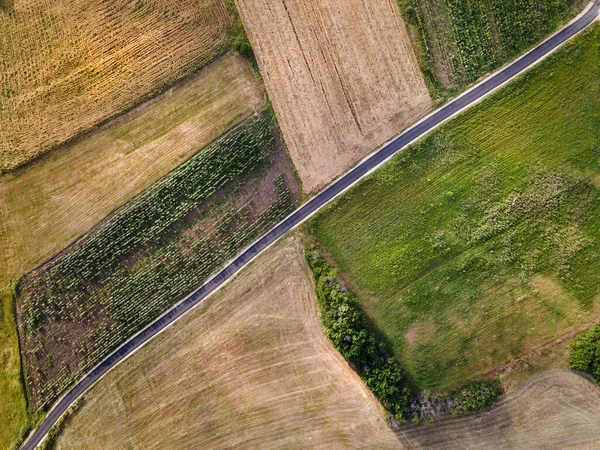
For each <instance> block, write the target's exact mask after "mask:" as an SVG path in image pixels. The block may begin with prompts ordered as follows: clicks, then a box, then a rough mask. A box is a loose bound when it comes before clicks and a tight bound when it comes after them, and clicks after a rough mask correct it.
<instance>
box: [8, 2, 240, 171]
mask: <svg viewBox="0 0 600 450" xmlns="http://www.w3.org/2000/svg"><path fill="white" fill-rule="evenodd" d="M9 3H10V5H9V4H6V5H5V7H4V8H0V30H2V33H0V169H1V168H2V167H4V168H5V169H13V168H14V167H16V166H18V165H21V164H23V163H25V162H27V161H28V160H30V159H31V158H34V157H36V156H37V155H39V154H41V153H43V152H44V151H46V150H48V149H49V148H51V147H54V146H56V145H58V144H61V143H63V142H65V141H66V140H68V139H69V138H71V137H73V136H74V135H76V134H78V133H79V132H81V131H83V130H86V129H89V128H90V127H93V126H94V125H96V124H97V123H98V122H101V121H103V120H105V119H107V118H109V117H112V116H114V115H115V114H118V113H119V112H122V111H123V110H125V109H127V108H129V107H131V106H132V105H134V104H136V103H139V102H140V101H141V100H143V99H144V98H146V97H148V96H150V95H151V94H152V92H153V91H155V90H156V89H158V88H161V87H163V86H164V85H166V84H169V83H172V82H174V81H175V80H176V79H178V78H180V77H182V76H184V75H186V74H188V73H190V72H191V71H193V70H195V69H196V68H198V67H200V66H203V65H205V64H207V63H208V62H210V61H211V60H212V59H214V58H215V57H216V56H218V55H219V54H220V53H222V52H223V51H224V50H225V49H226V48H227V47H228V45H229V42H230V39H231V32H232V27H233V17H234V16H233V14H232V11H231V9H230V7H229V5H228V3H227V1H226V0H202V1H195V0H176V1H163V0H154V1H125V0H113V1H108V2H107V1H99V0H14V2H13V1H11V2H9Z"/></svg>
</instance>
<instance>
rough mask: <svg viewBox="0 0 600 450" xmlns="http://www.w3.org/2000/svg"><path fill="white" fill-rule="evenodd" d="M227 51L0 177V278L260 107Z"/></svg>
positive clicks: (247, 74) (249, 80)
mask: <svg viewBox="0 0 600 450" xmlns="http://www.w3.org/2000/svg"><path fill="white" fill-rule="evenodd" d="M263 101H264V98H263V94H262V92H261V90H260V87H259V86H258V84H257V82H256V78H255V76H254V73H253V71H252V69H251V67H250V65H249V64H248V63H247V62H246V60H245V59H244V58H242V57H241V56H234V55H233V54H227V55H225V56H224V57H222V58H221V59H219V60H217V61H216V62H214V63H213V64H211V65H210V66H208V67H207V68H205V69H203V70H202V71H200V72H199V73H198V74H197V75H195V76H194V77H192V78H191V79H189V80H186V81H185V82H183V83H180V84H179V85H177V86H175V87H174V88H172V89H170V90H169V91H167V92H165V93H164V94H162V95H161V96H159V97H158V98H155V99H153V100H151V101H149V102H147V103H145V104H143V105H141V106H140V107H138V108H136V109H134V110H133V111H131V112H129V113H128V114H126V115H125V116H122V117H119V118H117V119H114V120H112V121H111V122H109V123H108V124H106V125H104V126H102V127H100V128H99V129H98V130H94V131H93V132H91V133H89V134H87V135H85V136H83V137H82V138H81V139H78V140H77V141H75V142H73V143H70V144H67V145H66V146H64V148H61V149H57V151H54V152H52V153H51V154H50V155H48V156H47V157H44V158H42V159H41V160H39V161H37V162H36V163H34V164H33V165H30V166H28V167H26V168H24V169H20V170H17V171H15V172H14V173H10V174H5V175H3V176H1V177H0V200H1V201H0V205H2V209H0V213H1V214H3V216H4V217H3V218H2V223H3V225H4V228H3V229H2V230H0V283H6V282H7V281H8V280H7V278H9V277H16V276H19V275H21V274H23V273H24V272H26V271H28V270H31V269H32V268H33V267H35V266H36V265H37V264H39V263H41V262H42V261H44V260H45V259H47V258H49V257H51V256H52V255H54V254H56V253H57V252H59V251H60V250H62V249H63V248H64V247H66V246H67V245H68V244H69V243H70V242H71V241H73V240H74V239H76V238H77V237H78V236H80V235H82V234H83V233H85V232H86V231H88V230H89V229H90V228H91V227H92V226H94V225H95V224H96V223H97V222H99V221H100V220H101V219H102V218H104V217H105V216H106V215H107V214H108V213H110V212H111V211H113V210H114V209H116V208H117V207H119V206H120V205H122V204H123V203H125V202H127V201H128V200H130V199H131V198H132V197H133V196H134V195H136V194H137V193H138V192H140V191H141V190H143V189H144V188H146V187H148V186H149V185H151V184H152V183H154V182H155V181H156V180H158V179H159V178H160V177H162V176H163V175H165V174H166V173H167V172H169V171H171V170H172V169H173V168H175V167H176V166H178V165H179V164H181V163H182V162H183V161H184V160H186V159H187V158H188V157H190V156H191V155H193V154H194V153H196V152H197V151H198V150H199V149H201V148H202V147H204V146H205V145H207V144H208V143H210V142H211V141H213V140H214V139H215V138H217V137H218V136H220V135H221V134H223V133H224V132H226V131H227V130H228V129H230V128H231V127H232V126H233V125H235V124H237V123H239V122H241V121H242V120H243V119H245V118H246V117H248V116H250V115H251V114H253V113H257V112H259V111H260V110H261V109H262V105H263Z"/></svg>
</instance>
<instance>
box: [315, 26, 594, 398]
mask: <svg viewBox="0 0 600 450" xmlns="http://www.w3.org/2000/svg"><path fill="white" fill-rule="evenodd" d="M599 130H600V26H599V25H595V26H594V27H593V28H592V29H590V30H588V31H586V32H585V33H584V34H583V35H581V36H579V37H578V38H576V40H575V41H574V42H572V43H569V44H567V45H566V46H565V47H564V48H563V49H561V50H560V51H559V52H558V53H556V54H555V55H553V56H551V57H550V58H548V59H547V60H546V61H544V62H542V63H541V64H540V65H539V66H537V67H536V68H534V69H533V70H532V71H531V72H529V73H528V74H526V75H525V76H523V77H521V78H520V79H518V80H517V81H515V82H514V83H512V84H510V85H509V86H507V87H506V88H504V89H502V90H501V91H499V92H498V93H496V94H494V95H493V96H492V97H490V98H489V99H487V100H485V101H484V102H482V103H481V104H480V105H478V106H476V107H475V108H473V109H471V110H469V111H468V112H466V113H463V114H462V115H460V116H459V117H458V118H456V119H454V120H452V121H451V122H450V123H448V124H447V125H445V126H443V127H442V128H441V129H440V130H437V131H435V132H434V133H432V134H431V135H429V136H428V137H426V138H425V139H423V140H422V141H420V142H419V143H417V144H415V145H413V146H411V148H409V149H407V150H406V151H404V152H403V153H402V154H400V155H398V156H397V157H395V158H394V159H393V160H392V161H391V162H390V163H388V164H387V165H386V166H384V167H383V168H382V169H380V170H378V171H377V172H375V173H374V174H372V175H371V176H369V177H368V178H367V179H365V180H364V181H363V182H361V183H360V184H359V185H357V186H356V187H354V188H353V189H351V190H350V191H349V192H348V193H346V194H345V195H344V196H342V197H340V199H338V200H337V201H335V202H334V203H333V204H332V205H330V206H329V207H327V208H326V209H325V210H324V211H323V212H322V213H320V214H318V215H317V216H315V218H314V219H313V220H311V222H309V224H307V226H306V232H307V233H309V234H312V235H313V236H314V237H315V238H316V241H317V244H318V245H320V246H322V247H323V250H324V251H325V253H326V254H328V255H330V257H331V258H332V259H333V261H335V262H336V263H337V265H338V266H339V267H340V269H341V273H342V276H343V278H344V279H345V280H346V282H347V283H348V285H349V287H350V288H351V289H352V290H353V291H354V292H355V293H356V294H357V295H358V297H359V300H360V302H361V304H362V306H363V308H364V309H365V311H366V312H367V315H368V316H369V317H370V319H371V320H372V322H373V324H374V325H375V327H376V328H377V329H378V330H379V331H380V332H381V334H382V335H383V337H384V338H385V339H387V341H388V344H389V347H390V348H391V349H392V350H393V352H394V354H395V356H396V357H397V358H398V360H399V361H400V363H401V364H402V365H403V366H404V367H405V368H406V370H407V371H408V373H409V375H410V376H411V377H412V379H413V381H414V382H415V384H416V385H417V386H418V387H421V388H430V389H439V388H445V387H448V386H451V385H453V384H456V383H459V382H463V381H465V380H468V379H471V378H473V377H475V376H480V375H482V374H485V373H488V372H489V371H492V370H493V369H494V368H496V367H497V366H498V365H499V364H501V363H503V362H506V361H508V360H511V359H513V358H515V357H517V356H519V355H521V354H522V353H524V352H526V351H528V350H530V349H531V348H534V347H537V346H540V345H544V344H545V343H547V342H548V341H550V340H552V339H554V338H556V337H557V336H559V335H560V334H561V332H565V331H566V330H567V329H570V328H572V327H576V326H577V325H580V324H582V323H585V322H590V321H592V320H595V319H597V317H598V316H600V305H599V304H600V281H599V280H598V273H600V133H599Z"/></svg>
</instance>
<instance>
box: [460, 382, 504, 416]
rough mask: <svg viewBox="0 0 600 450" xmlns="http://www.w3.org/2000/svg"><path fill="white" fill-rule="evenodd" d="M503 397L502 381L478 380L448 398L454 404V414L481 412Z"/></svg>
mask: <svg viewBox="0 0 600 450" xmlns="http://www.w3.org/2000/svg"><path fill="white" fill-rule="evenodd" d="M500 395H502V386H501V384H500V380H498V379H491V380H476V381H471V382H469V383H467V384H465V385H464V386H462V387H460V388H458V389H455V390H453V391H451V392H450V393H449V394H448V397H449V398H450V399H451V400H452V403H453V404H454V407H453V409H452V410H451V413H452V414H462V413H467V412H475V411H481V410H483V409H485V408H489V407H490V406H492V405H493V404H494V403H496V400H498V397H500Z"/></svg>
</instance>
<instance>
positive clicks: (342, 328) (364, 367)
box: [306, 251, 410, 421]
mask: <svg viewBox="0 0 600 450" xmlns="http://www.w3.org/2000/svg"><path fill="white" fill-rule="evenodd" d="M306 260H307V261H308V264H309V265H310V267H311V269H312V271H313V275H314V277H315V280H316V283H317V299H318V304H319V311H320V316H321V321H322V323H323V328H324V329H325V334H326V335H327V337H328V338H329V339H330V340H331V342H332V343H333V345H334V347H335V348H336V349H337V350H338V351H339V352H340V353H341V354H342V356H343V357H344V358H346V360H347V361H348V362H350V363H351V364H352V366H353V367H354V369H355V370H356V372H357V373H358V374H359V375H360V377H361V379H362V380H363V381H364V382H365V384H366V385H367V387H368V388H369V389H370V390H371V392H373V394H374V395H375V397H377V398H378V399H379V401H380V402H381V404H382V405H383V407H384V408H385V409H386V410H387V411H388V412H389V413H390V414H391V415H392V416H393V417H394V418H395V419H396V420H399V421H404V420H406V418H407V407H408V399H409V395H410V390H409V388H408V386H407V380H406V376H405V374H404V371H403V370H402V369H401V368H400V366H399V365H398V364H397V363H396V362H395V361H394V360H393V359H392V358H387V355H386V352H385V349H384V347H383V344H382V343H381V342H379V341H378V340H377V338H376V337H375V335H374V334H373V333H372V332H371V330H370V329H369V327H368V323H367V318H366V316H365V314H364V313H363V311H362V310H361V309H360V306H359V304H358V302H357V300H356V298H355V297H354V296H353V295H352V294H351V293H350V292H348V291H346V290H345V288H344V287H343V286H342V284H341V283H340V282H339V281H338V279H337V271H336V269H334V268H333V267H331V266H330V265H329V264H328V263H327V261H325V259H324V258H322V257H319V256H318V255H317V254H315V253H314V252H310V251H309V252H307V253H306Z"/></svg>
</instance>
